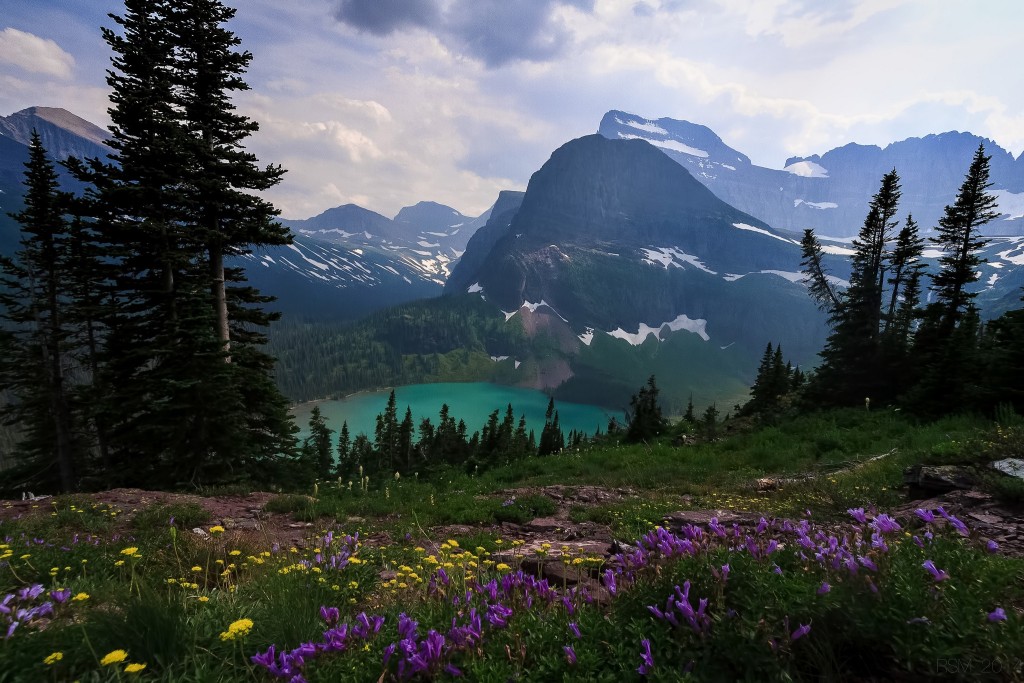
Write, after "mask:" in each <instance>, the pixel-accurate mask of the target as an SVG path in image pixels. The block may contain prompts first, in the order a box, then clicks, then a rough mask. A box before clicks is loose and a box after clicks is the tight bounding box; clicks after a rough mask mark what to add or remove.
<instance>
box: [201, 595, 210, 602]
mask: <svg viewBox="0 0 1024 683" xmlns="http://www.w3.org/2000/svg"><path fill="white" fill-rule="evenodd" d="M199 602H210V596H208V595H200V596H199Z"/></svg>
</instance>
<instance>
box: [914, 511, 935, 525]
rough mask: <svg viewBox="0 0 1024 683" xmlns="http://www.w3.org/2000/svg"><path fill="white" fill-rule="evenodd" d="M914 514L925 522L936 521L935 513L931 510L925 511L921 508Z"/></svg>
mask: <svg viewBox="0 0 1024 683" xmlns="http://www.w3.org/2000/svg"><path fill="white" fill-rule="evenodd" d="M914 514H915V515H917V516H918V517H920V518H921V519H923V520H924V521H925V522H934V521H935V513H934V512H932V511H931V510H923V509H921V508H918V509H916V510H914Z"/></svg>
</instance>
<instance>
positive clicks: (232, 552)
mask: <svg viewBox="0 0 1024 683" xmlns="http://www.w3.org/2000/svg"><path fill="white" fill-rule="evenodd" d="M241 554H242V551H241V550H232V551H231V552H229V553H228V555H235V556H237V555H241Z"/></svg>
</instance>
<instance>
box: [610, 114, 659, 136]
mask: <svg viewBox="0 0 1024 683" xmlns="http://www.w3.org/2000/svg"><path fill="white" fill-rule="evenodd" d="M615 121H616V122H618V123H621V124H622V125H624V126H629V127H630V128H636V129H637V130H642V131H644V132H645V133H657V134H658V135H668V131H667V130H665V129H664V128H662V127H661V126H659V125H658V124H656V123H654V122H652V121H623V120H622V119H620V118H618V117H615Z"/></svg>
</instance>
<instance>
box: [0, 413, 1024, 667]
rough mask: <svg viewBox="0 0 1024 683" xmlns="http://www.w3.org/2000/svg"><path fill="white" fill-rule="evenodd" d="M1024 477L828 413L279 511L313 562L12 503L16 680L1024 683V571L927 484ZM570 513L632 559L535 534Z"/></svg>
mask: <svg viewBox="0 0 1024 683" xmlns="http://www.w3.org/2000/svg"><path fill="white" fill-rule="evenodd" d="M1022 454H1024V431H1022V430H1021V427H1020V426H1019V425H1002V426H996V425H993V424H992V423H990V422H985V421H983V420H980V419H977V418H970V417H959V418H948V419H945V420H943V421H940V422H936V423H929V424H915V423H913V422H911V421H910V420H908V419H906V418H904V417H903V416H901V415H900V414H899V413H894V412H886V411H877V412H871V413H868V412H866V411H841V412H834V413H824V414H819V415H812V416H804V417H800V418H796V419H794V420H791V421H786V422H782V423H780V424H777V425H774V426H764V427H760V428H757V429H751V430H740V431H739V432H738V433H735V434H732V435H728V436H725V437H723V438H721V439H719V440H716V441H714V442H707V443H696V444H694V445H690V446H683V447H674V446H671V445H670V444H669V443H667V440H666V443H656V444H652V445H649V446H648V445H638V446H625V445H619V444H616V443H612V442H607V441H606V442H604V443H600V444H595V445H593V446H588V447H585V448H583V449H581V450H579V451H578V452H567V453H563V454H560V455H555V456H549V457H546V458H530V459H527V460H524V461H519V462H515V463H512V464H509V465H508V466H500V467H495V468H493V469H491V470H488V471H486V472H484V473H482V474H480V475H479V476H474V475H473V474H472V473H464V472H456V471H452V472H450V473H448V475H449V476H442V477H440V478H435V479H433V480H432V481H419V480H418V478H416V477H405V478H397V479H389V480H387V481H386V482H369V483H368V484H365V485H360V484H358V483H357V484H356V485H354V486H353V485H351V484H350V483H349V482H347V481H333V482H319V483H318V484H317V485H316V487H315V489H314V490H312V491H298V492H296V491H291V492H287V491H284V492H280V493H279V494H278V495H276V496H275V497H273V498H272V499H271V500H270V501H269V502H268V503H267V505H266V508H267V511H268V512H276V513H278V514H282V513H287V514H288V515H290V516H291V518H292V519H294V520H295V522H296V524H303V525H304V524H306V523H308V524H310V526H309V527H303V531H302V533H303V535H304V538H303V540H302V542H301V543H296V544H294V545H291V544H287V543H280V542H279V539H277V540H275V538H274V537H271V536H270V535H266V534H261V532H259V531H243V530H239V529H226V528H225V527H224V526H223V525H221V524H220V520H217V519H214V518H212V517H211V516H210V513H209V512H207V511H206V510H205V509H204V508H203V507H202V506H201V505H197V504H194V503H190V504H176V505H157V506H153V507H149V508H138V509H124V508H119V507H116V506H110V505H107V504H103V503H98V502H96V500H95V499H94V498H92V497H90V496H86V495H81V496H66V497H60V498H56V499H47V500H42V501H38V502H36V503H34V504H33V505H34V506H36V507H32V506H28V507H26V506H18V507H17V510H18V514H13V512H14V509H15V506H14V505H13V504H6V505H5V504H0V507H5V508H6V509H3V510H0V512H2V515H0V519H2V521H0V634H3V640H0V681H45V680H53V681H65V680H66V681H71V680H78V681H83V682H84V681H129V680H139V681H141V680H150V681H168V682H170V681H174V682H182V683H184V682H193V681H195V682H199V681H274V680H281V681H291V682H293V683H301V681H336V680H352V681H393V680H434V679H438V680H447V679H449V678H456V677H460V678H464V679H465V680H471V681H507V680H524V681H525V680H530V681H551V680H591V681H628V680H638V681H639V680H650V681H677V680H694V681H719V680H751V681H755V680H756V681H769V680H778V681H783V680H802V681H810V680H862V681H866V680H893V679H897V680H957V679H960V680H972V681H974V680H1000V681H1001V680H1022V679H1024V673H1022V669H1021V667H1022V662H1021V653H1022V652H1024V619H1022V618H1021V610H1022V608H1024V561H1022V560H1021V559H1020V558H1019V557H1015V556H1014V555H1015V554H1016V553H1015V552H1009V550H1008V549H1005V548H1001V547H1000V546H999V544H998V543H997V542H996V541H994V540H992V539H991V538H989V537H987V536H986V535H985V534H984V533H982V532H981V531H979V530H978V529H976V528H973V527H972V523H971V520H969V519H966V518H960V517H958V515H957V514H956V511H955V510H952V509H946V508H945V507H943V506H941V505H932V504H924V505H923V506H922V507H920V508H917V509H915V508H913V507H912V506H911V507H910V508H907V505H906V496H905V494H904V492H903V491H902V490H901V489H900V485H901V482H902V473H903V468H904V467H905V466H907V465H910V464H914V463H920V462H928V463H954V462H955V463H979V464H980V463H983V462H985V461H988V460H993V459H998V458H1000V457H1020V456H1021V455H1022ZM877 456H884V457H877ZM766 480H770V482H771V485H770V486H766V485H765V481H766ZM552 485H560V486H561V487H563V489H564V490H568V491H570V492H571V491H572V490H573V489H574V488H578V489H581V490H582V489H584V488H586V487H590V488H593V489H598V490H602V491H607V492H611V493H614V494H615V495H613V496H612V495H610V496H609V497H607V498H606V499H602V500H594V501H590V502H580V501H579V500H578V499H575V498H572V497H571V496H569V497H567V498H569V499H570V502H566V501H555V500H552V498H551V497H549V496H548V495H546V494H545V491H547V490H548V489H547V487H550V486H552ZM981 486H982V487H983V488H987V489H988V491H989V493H990V494H991V495H994V496H996V497H997V498H999V499H1001V500H1002V501H1004V504H1005V505H1007V506H1011V507H1012V506H1018V507H1016V508H1015V509H1017V510H1019V509H1020V508H1019V505H1020V503H1021V496H1020V491H1019V489H1017V488H1015V485H1014V484H1012V483H1007V482H1006V481H1003V480H1000V479H995V478H993V479H992V480H991V481H988V480H986V481H983V482H982V483H981ZM268 488H270V487H269V486H268ZM205 493H209V494H213V493H218V494H224V493H225V492H224V491H208V492H205ZM897 508H899V509H902V510H904V512H903V513H901V514H896V513H894V512H893V511H894V510H896V509H897ZM908 509H909V512H906V510H908ZM687 510H689V511H700V512H702V513H704V514H705V515H706V521H704V522H702V523H688V524H676V523H669V522H666V521H665V519H666V515H667V514H669V513H674V512H681V511H682V512H685V511H687ZM560 513H561V516H560V519H564V520H565V522H566V525H567V526H568V525H570V524H583V523H590V524H592V525H600V527H601V528H602V529H605V530H606V531H607V534H608V537H610V538H612V539H613V540H614V542H613V543H610V544H606V545H609V546H610V547H609V548H608V550H605V551H595V550H594V548H595V547H596V546H595V544H593V543H590V544H587V543H583V542H581V539H559V538H558V533H557V532H556V531H551V532H549V533H548V534H547V535H539V534H538V533H537V532H535V531H531V530H530V527H529V526H525V525H527V523H528V522H529V521H530V520H532V519H533V518H534V517H548V516H557V515H559V514H560ZM890 513H893V514H890ZM730 519H733V520H738V521H729V520H730ZM503 522H504V523H505V524H504V525H502V523H503ZM196 528H198V529H201V530H202V533H196V532H194V531H193V529H196ZM553 568H554V569H557V571H551V570H552V569H553ZM556 576H557V577H560V578H553V577H556Z"/></svg>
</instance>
